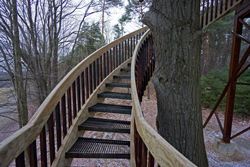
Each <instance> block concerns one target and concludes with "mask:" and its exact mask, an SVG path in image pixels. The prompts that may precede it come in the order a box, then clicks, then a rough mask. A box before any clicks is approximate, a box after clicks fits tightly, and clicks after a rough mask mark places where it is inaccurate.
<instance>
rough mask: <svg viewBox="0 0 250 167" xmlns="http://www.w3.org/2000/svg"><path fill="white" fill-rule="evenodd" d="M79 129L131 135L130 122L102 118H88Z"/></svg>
mask: <svg viewBox="0 0 250 167" xmlns="http://www.w3.org/2000/svg"><path fill="white" fill-rule="evenodd" d="M78 129H79V130H92V131H102V132H116V133H130V122H129V121H120V120H112V119H102V118H88V119H87V120H86V121H85V122H83V123H82V124H81V125H80V126H79V127H78Z"/></svg>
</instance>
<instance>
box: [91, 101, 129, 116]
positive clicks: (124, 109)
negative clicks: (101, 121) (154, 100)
mask: <svg viewBox="0 0 250 167" xmlns="http://www.w3.org/2000/svg"><path fill="white" fill-rule="evenodd" d="M131 110H132V106H124V105H115V104H105V103H97V104H95V105H93V106H91V107H89V111H94V112H109V113H118V114H131Z"/></svg>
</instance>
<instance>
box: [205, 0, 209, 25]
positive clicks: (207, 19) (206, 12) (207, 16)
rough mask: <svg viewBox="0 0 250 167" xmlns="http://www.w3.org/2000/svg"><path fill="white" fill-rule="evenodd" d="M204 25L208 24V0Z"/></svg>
mask: <svg viewBox="0 0 250 167" xmlns="http://www.w3.org/2000/svg"><path fill="white" fill-rule="evenodd" d="M206 9H207V10H206V25H207V23H208V11H209V0H207V8H206Z"/></svg>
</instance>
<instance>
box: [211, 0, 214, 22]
mask: <svg viewBox="0 0 250 167" xmlns="http://www.w3.org/2000/svg"><path fill="white" fill-rule="evenodd" d="M213 14H214V0H211V14H210V21H212V20H213Z"/></svg>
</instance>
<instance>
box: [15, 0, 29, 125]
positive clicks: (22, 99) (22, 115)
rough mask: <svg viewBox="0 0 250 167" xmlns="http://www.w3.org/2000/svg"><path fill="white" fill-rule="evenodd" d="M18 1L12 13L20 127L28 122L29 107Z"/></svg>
mask: <svg viewBox="0 0 250 167" xmlns="http://www.w3.org/2000/svg"><path fill="white" fill-rule="evenodd" d="M16 4H17V2H16V0H12V5H13V6H12V15H13V32H14V36H13V59H14V72H15V75H14V78H15V81H14V85H15V86H14V88H15V93H16V98H17V99H16V100H17V108H18V114H19V122H20V123H19V127H20V128H21V127H23V126H25V125H26V124H27V123H28V108H27V96H26V89H25V86H24V83H23V72H22V70H23V69H22V63H21V49H20V40H19V31H18V19H17V6H16Z"/></svg>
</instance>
